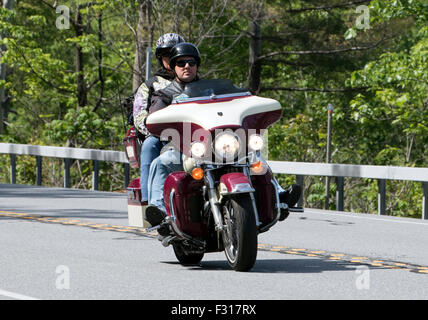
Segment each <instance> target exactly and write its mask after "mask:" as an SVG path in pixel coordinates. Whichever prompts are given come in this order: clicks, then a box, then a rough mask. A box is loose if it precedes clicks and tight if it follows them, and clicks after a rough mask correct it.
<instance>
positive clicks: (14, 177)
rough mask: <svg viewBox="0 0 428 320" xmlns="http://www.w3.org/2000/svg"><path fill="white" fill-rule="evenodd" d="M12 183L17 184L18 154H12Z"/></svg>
mask: <svg viewBox="0 0 428 320" xmlns="http://www.w3.org/2000/svg"><path fill="white" fill-rule="evenodd" d="M10 183H11V184H16V154H13V153H11V154H10Z"/></svg>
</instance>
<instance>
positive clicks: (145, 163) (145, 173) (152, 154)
mask: <svg viewBox="0 0 428 320" xmlns="http://www.w3.org/2000/svg"><path fill="white" fill-rule="evenodd" d="M161 149H162V142H161V141H160V140H159V139H158V138H157V137H155V136H148V137H147V138H146V139H145V140H144V142H143V145H142V146H141V156H140V167H141V172H140V173H141V175H140V186H141V201H142V202H145V201H148V189H147V181H148V179H149V170H150V164H151V163H152V161H153V160H154V159H156V158H157V157H158V156H159V154H160V151H161Z"/></svg>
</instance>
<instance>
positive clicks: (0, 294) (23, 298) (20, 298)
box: [0, 289, 40, 300]
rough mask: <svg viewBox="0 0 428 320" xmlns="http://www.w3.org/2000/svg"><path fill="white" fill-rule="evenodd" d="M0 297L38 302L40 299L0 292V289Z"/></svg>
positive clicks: (4, 291)
mask: <svg viewBox="0 0 428 320" xmlns="http://www.w3.org/2000/svg"><path fill="white" fill-rule="evenodd" d="M0 296H5V297H8V298H12V299H18V300H40V299H37V298H33V297H29V296H26V295H23V294H19V293H15V292H10V291H6V290H1V289H0Z"/></svg>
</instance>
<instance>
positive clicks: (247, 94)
mask: <svg viewBox="0 0 428 320" xmlns="http://www.w3.org/2000/svg"><path fill="white" fill-rule="evenodd" d="M248 96H251V92H249V91H247V92H237V93H226V94H219V95H210V96H202V97H195V98H183V99H180V100H175V99H174V100H172V102H171V104H180V103H184V102H194V101H207V100H214V101H215V100H217V99H223V98H234V97H248Z"/></svg>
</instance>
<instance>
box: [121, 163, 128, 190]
mask: <svg viewBox="0 0 428 320" xmlns="http://www.w3.org/2000/svg"><path fill="white" fill-rule="evenodd" d="M123 167H124V171H125V180H124V189H125V190H126V188H128V185H129V171H130V169H129V163H124V164H123Z"/></svg>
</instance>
